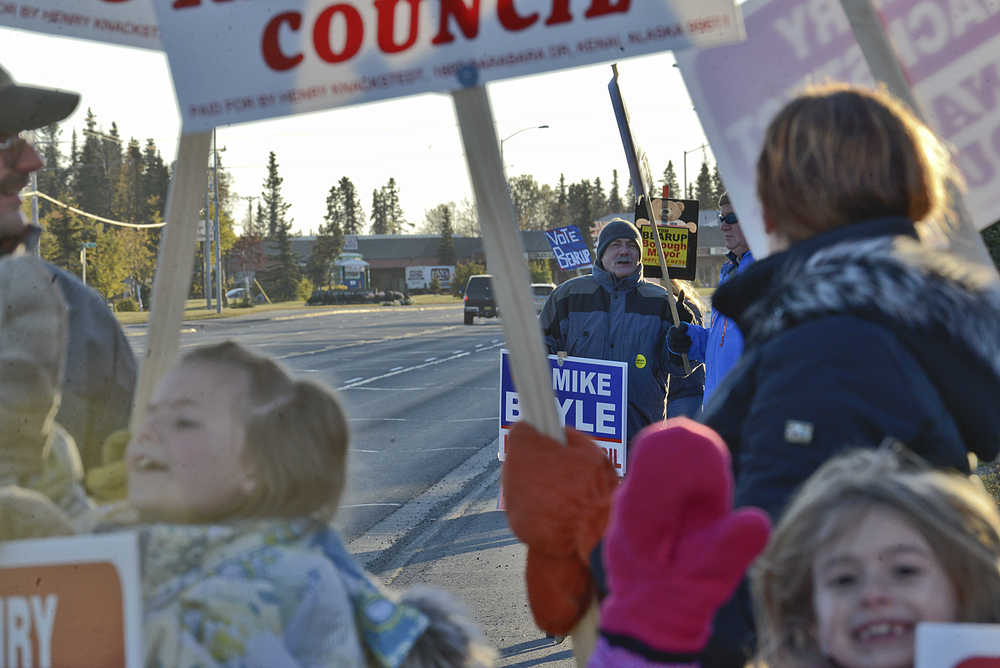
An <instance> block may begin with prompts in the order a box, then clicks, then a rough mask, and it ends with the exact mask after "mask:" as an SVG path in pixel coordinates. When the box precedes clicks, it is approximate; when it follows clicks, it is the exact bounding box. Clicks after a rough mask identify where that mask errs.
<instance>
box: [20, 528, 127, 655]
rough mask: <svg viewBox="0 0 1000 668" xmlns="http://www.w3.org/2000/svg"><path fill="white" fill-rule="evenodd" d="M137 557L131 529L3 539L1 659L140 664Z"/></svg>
mask: <svg viewBox="0 0 1000 668" xmlns="http://www.w3.org/2000/svg"><path fill="white" fill-rule="evenodd" d="M102 550H103V551H105V552H108V551H111V552H112V554H104V555H103V556H102V554H101V552H102ZM137 564H138V554H137V548H136V543H135V538H134V536H133V535H132V534H108V535H102V536H80V537H75V538H51V539H44V540H30V541H12V542H9V543H4V544H3V545H2V546H0V629H2V632H0V657H3V659H5V660H6V661H3V660H0V665H5V666H39V667H41V668H46V667H52V666H58V667H59V668H93V667H94V666H100V667H101V668H131V667H132V666H139V665H140V663H141V658H140V657H141V647H140V646H139V643H140V636H139V632H140V629H141V624H142V620H141V613H142V606H141V599H140V598H139V597H140V592H139V582H138V568H137ZM130 634H131V637H130ZM130 655H131V657H130ZM130 658H132V660H131V661H130V660H129V659H130Z"/></svg>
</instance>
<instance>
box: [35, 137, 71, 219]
mask: <svg viewBox="0 0 1000 668" xmlns="http://www.w3.org/2000/svg"><path fill="white" fill-rule="evenodd" d="M61 134H62V129H61V128H60V127H59V124H58V123H52V124H50V125H47V126H45V127H44V128H41V129H39V130H38V131H37V133H36V137H35V145H36V146H37V147H39V148H40V149H41V153H42V157H43V158H44V159H45V167H43V168H42V169H40V170H38V190H40V191H41V192H43V193H45V194H46V195H49V196H50V197H55V198H56V199H60V200H61V199H63V198H64V197H65V196H66V191H67V186H68V182H67V177H68V176H69V175H68V173H67V170H66V168H65V167H63V164H62V163H63V156H62V151H60V150H59V135H61ZM55 208H56V207H55V205H53V204H50V203H49V202H47V201H45V200H44V199H41V198H39V201H38V217H39V220H41V219H42V218H44V217H45V216H47V215H48V214H49V212H50V211H52V210H53V209H55Z"/></svg>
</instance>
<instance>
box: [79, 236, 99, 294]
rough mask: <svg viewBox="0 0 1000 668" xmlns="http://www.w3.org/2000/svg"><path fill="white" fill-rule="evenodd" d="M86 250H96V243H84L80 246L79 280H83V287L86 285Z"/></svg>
mask: <svg viewBox="0 0 1000 668" xmlns="http://www.w3.org/2000/svg"><path fill="white" fill-rule="evenodd" d="M88 248H97V243H96V242H94V241H84V242H83V243H82V244H81V245H80V268H81V269H82V271H81V278H82V279H83V284H84V285H86V284H87V249H88Z"/></svg>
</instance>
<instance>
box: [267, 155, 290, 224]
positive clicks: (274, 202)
mask: <svg viewBox="0 0 1000 668" xmlns="http://www.w3.org/2000/svg"><path fill="white" fill-rule="evenodd" d="M284 181H285V180H284V179H283V178H281V176H279V175H278V159H277V157H276V156H275V155H274V151H271V152H270V153H268V156H267V178H266V179H264V191H263V192H262V193H261V194H260V198H261V201H262V202H263V203H264V220H265V221H266V223H267V238H268V239H274V240H277V239H278V230H279V228H282V227H283V228H285V236H286V237H287V236H288V232H289V231H290V230H291V227H292V225H291V221H290V220H289V221H286V220H285V214H286V213H288V208H289V207H290V206H291V204H290V203H288V202H285V198H284V196H282V194H281V184H282V183H284Z"/></svg>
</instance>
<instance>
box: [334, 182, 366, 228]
mask: <svg viewBox="0 0 1000 668" xmlns="http://www.w3.org/2000/svg"><path fill="white" fill-rule="evenodd" d="M338 186H339V188H340V200H341V202H342V203H343V207H344V217H343V218H342V219H341V221H340V226H341V228H342V229H343V233H344V234H361V230H362V228H363V227H364V223H363V221H364V219H365V211H364V209H362V208H361V197H360V196H359V195H358V189H357V188H355V187H354V183H352V182H351V179H349V178H347V177H346V176H343V177H341V179H340V183H339V184H338Z"/></svg>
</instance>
